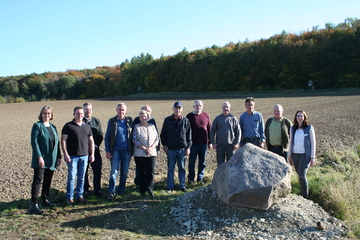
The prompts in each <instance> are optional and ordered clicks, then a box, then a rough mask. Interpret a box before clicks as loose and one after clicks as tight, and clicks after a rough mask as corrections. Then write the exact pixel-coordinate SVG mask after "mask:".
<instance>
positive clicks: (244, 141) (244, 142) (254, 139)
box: [242, 138, 260, 146]
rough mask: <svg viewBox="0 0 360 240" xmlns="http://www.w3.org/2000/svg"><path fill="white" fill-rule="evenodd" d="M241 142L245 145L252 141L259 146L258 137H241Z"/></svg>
mask: <svg viewBox="0 0 360 240" xmlns="http://www.w3.org/2000/svg"><path fill="white" fill-rule="evenodd" d="M242 142H243V145H245V144H246V143H252V144H254V145H255V146H259V143H260V138H243V139H242Z"/></svg>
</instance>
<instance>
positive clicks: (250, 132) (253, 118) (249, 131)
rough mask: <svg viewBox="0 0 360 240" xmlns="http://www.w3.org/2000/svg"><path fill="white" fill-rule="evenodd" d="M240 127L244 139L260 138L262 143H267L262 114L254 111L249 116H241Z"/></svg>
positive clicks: (245, 114)
mask: <svg viewBox="0 0 360 240" xmlns="http://www.w3.org/2000/svg"><path fill="white" fill-rule="evenodd" d="M240 127H241V133H242V137H243V138H259V139H260V142H265V134H264V120H263V117H262V115H261V113H259V112H257V111H254V112H253V113H252V114H250V115H249V114H248V113H247V112H244V113H243V114H241V116H240ZM241 145H242V141H241Z"/></svg>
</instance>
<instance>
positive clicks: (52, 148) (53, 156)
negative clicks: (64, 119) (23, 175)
mask: <svg viewBox="0 0 360 240" xmlns="http://www.w3.org/2000/svg"><path fill="white" fill-rule="evenodd" d="M38 119H39V121H38V122H36V123H34V125H33V127H32V130H31V147H32V162H31V168H33V169H34V177H33V182H32V185H31V207H30V213H33V214H43V213H44V212H43V210H41V209H40V208H39V206H38V195H39V192H40V186H41V183H42V192H41V198H42V206H47V207H51V206H54V205H55V204H53V203H51V202H50V201H49V200H48V197H49V191H50V186H51V180H52V177H53V173H54V170H56V168H57V167H58V166H59V165H60V162H61V160H60V159H61V155H60V146H59V136H58V133H57V130H56V127H55V126H54V125H53V124H51V123H50V120H53V119H54V112H53V110H52V108H51V107H50V106H44V107H43V108H42V109H41V111H40V114H39V117H38Z"/></svg>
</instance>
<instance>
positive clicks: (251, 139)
mask: <svg viewBox="0 0 360 240" xmlns="http://www.w3.org/2000/svg"><path fill="white" fill-rule="evenodd" d="M243 140H250V141H253V140H260V138H243Z"/></svg>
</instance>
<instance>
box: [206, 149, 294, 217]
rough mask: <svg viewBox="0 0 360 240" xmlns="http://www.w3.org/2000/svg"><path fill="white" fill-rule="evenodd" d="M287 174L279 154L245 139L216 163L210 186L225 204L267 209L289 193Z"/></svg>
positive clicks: (289, 170) (287, 166)
mask: <svg viewBox="0 0 360 240" xmlns="http://www.w3.org/2000/svg"><path fill="white" fill-rule="evenodd" d="M290 176H291V168H290V166H289V165H288V164H287V163H286V161H285V159H284V158H283V157H280V156H279V155H277V154H275V153H272V152H270V151H267V150H264V149H261V148H259V147H257V146H255V145H253V144H251V143H247V144H245V145H244V146H243V147H241V148H240V149H239V150H238V151H237V152H236V153H235V154H234V155H233V156H232V158H231V159H230V160H229V161H228V162H224V163H222V164H220V165H219V166H218V168H217V169H216V171H215V173H214V177H213V180H212V184H211V189H212V190H213V191H216V193H217V196H218V197H219V198H220V200H221V201H223V202H224V203H225V204H227V205H229V206H235V207H249V208H255V209H261V210H267V209H269V208H270V207H271V205H272V204H273V203H275V202H276V200H277V199H278V198H280V197H286V196H288V195H289V194H290V192H291V183H290Z"/></svg>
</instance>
